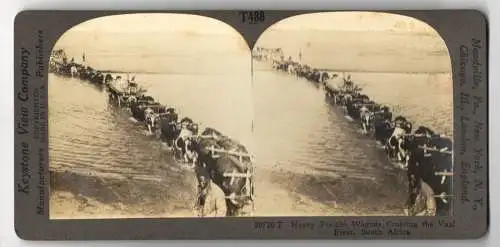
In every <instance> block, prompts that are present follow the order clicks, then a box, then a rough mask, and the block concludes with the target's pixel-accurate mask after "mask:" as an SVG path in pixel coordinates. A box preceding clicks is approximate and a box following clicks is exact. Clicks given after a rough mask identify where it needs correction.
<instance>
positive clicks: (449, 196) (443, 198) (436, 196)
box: [432, 192, 454, 204]
mask: <svg viewBox="0 0 500 247" xmlns="http://www.w3.org/2000/svg"><path fill="white" fill-rule="evenodd" d="M432 197H434V198H439V199H441V200H442V201H443V202H444V203H446V204H448V200H447V199H446V198H452V197H454V196H453V195H448V194H446V192H443V193H441V194H439V195H433V196H432Z"/></svg>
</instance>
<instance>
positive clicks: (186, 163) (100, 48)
mask: <svg viewBox="0 0 500 247" xmlns="http://www.w3.org/2000/svg"><path fill="white" fill-rule="evenodd" d="M50 65H51V66H50V70H51V73H50V74H49V79H48V83H49V133H50V134H49V135H50V137H49V138H50V139H49V147H50V151H49V154H50V155H49V158H50V173H51V181H50V182H51V183H50V186H51V192H50V208H49V211H50V218H51V219H88V218H151V217H155V218H156V217H158V218H160V217H164V218H165V217H198V216H225V215H226V213H227V214H228V215H234V214H235V211H237V210H236V206H235V205H237V206H238V209H239V208H240V207H242V206H246V207H247V208H250V209H251V202H252V200H251V199H252V195H253V191H252V185H253V184H251V181H252V180H250V175H251V174H253V172H254V171H253V167H252V166H251V165H252V162H250V158H251V159H252V160H253V158H252V156H251V153H250V152H251V148H252V147H251V146H252V138H253V137H252V121H253V103H252V102H253V101H252V100H253V99H252V91H251V90H252V88H251V52H250V49H249V48H248V45H247V43H246V42H245V40H244V39H243V37H242V36H241V35H240V34H239V33H238V32H237V31H236V30H234V29H233V28H232V27H230V26H229V25H227V24H225V23H223V22H221V21H218V20H215V19H211V18H207V17H202V16H196V15H187V14H127V15H114V16H107V17H101V18H97V19H92V20H89V21H86V22H84V23H81V24H79V25H76V26H74V27H73V28H72V29H70V30H68V31H67V32H66V33H64V34H63V35H62V37H60V39H59V40H58V41H57V43H56V44H55V47H54V48H53V51H52V57H51V63H50ZM196 164H200V165H199V166H196ZM228 174H229V175H228ZM233 174H234V176H233ZM226 201H227V203H228V205H230V206H231V207H229V208H228V207H226ZM247 211H248V212H251V210H247Z"/></svg>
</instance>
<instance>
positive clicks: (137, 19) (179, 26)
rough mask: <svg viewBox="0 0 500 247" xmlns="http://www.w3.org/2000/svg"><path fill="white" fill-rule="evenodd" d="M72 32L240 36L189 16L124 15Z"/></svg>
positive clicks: (223, 26) (95, 21)
mask: <svg viewBox="0 0 500 247" xmlns="http://www.w3.org/2000/svg"><path fill="white" fill-rule="evenodd" d="M70 30H71V31H102V32H175V31H184V32H192V33H200V34H202V33H203V34H223V35H224V34H225V35H239V34H238V32H236V31H235V30H234V29H233V28H232V27H231V26H229V25H228V24H226V23H224V22H221V21H219V20H216V19H212V18H209V17H204V16H197V15H188V14H162V13H149V14H123V15H114V16H106V17H100V18H96V19H92V20H89V21H86V22H83V23H81V24H79V25H77V26H75V27H73V28H72V29H70Z"/></svg>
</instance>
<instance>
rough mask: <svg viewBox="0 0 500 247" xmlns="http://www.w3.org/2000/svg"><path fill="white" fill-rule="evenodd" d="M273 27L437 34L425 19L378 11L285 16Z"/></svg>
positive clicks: (278, 28)
mask: <svg viewBox="0 0 500 247" xmlns="http://www.w3.org/2000/svg"><path fill="white" fill-rule="evenodd" d="M270 29H271V30H272V29H275V30H300V29H316V30H335V31H399V32H418V33H426V34H430V35H437V32H436V31H435V30H434V29H433V28H432V27H430V26H429V25H428V24H426V23H425V22H423V21H420V20H418V19H415V18H411V17H407V16H403V15H397V14H387V13H376V12H335V13H331V12H330V13H328V12H322V13H314V14H304V15H298V16H294V17H290V18H287V19H284V20H282V21H280V22H278V23H276V24H274V25H273V26H271V27H270Z"/></svg>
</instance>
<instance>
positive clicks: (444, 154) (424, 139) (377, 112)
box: [253, 48, 453, 215]
mask: <svg viewBox="0 0 500 247" xmlns="http://www.w3.org/2000/svg"><path fill="white" fill-rule="evenodd" d="M276 54H279V55H276ZM253 56H254V59H256V60H260V61H263V62H268V63H270V64H271V66H272V67H273V68H274V69H276V70H278V71H283V72H285V73H288V74H290V75H293V76H297V77H302V78H305V79H306V80H308V81H311V82H314V83H317V84H318V85H321V86H322V88H323V89H324V91H325V96H326V97H325V98H326V100H327V101H328V102H329V103H330V104H331V105H334V106H338V107H340V108H341V109H343V113H344V115H345V117H346V119H347V120H348V121H351V122H353V123H356V124H358V125H359V129H360V130H361V133H362V134H364V135H366V136H370V137H373V138H374V139H375V140H376V142H377V144H378V145H377V146H378V147H380V148H383V149H384V150H385V155H386V156H387V158H388V160H389V161H390V163H391V164H393V165H395V166H396V167H397V168H401V169H403V170H406V171H407V176H408V184H409V196H408V201H407V202H406V209H405V212H406V213H407V214H408V215H436V214H441V213H442V214H447V213H448V212H449V209H450V208H449V203H448V201H449V197H450V196H451V195H450V193H449V191H450V182H451V181H450V180H451V179H447V177H449V176H453V173H452V172H451V171H452V170H453V169H452V164H453V162H452V155H451V154H452V141H451V140H450V139H449V138H446V137H443V136H441V135H439V134H437V133H435V132H434V131H432V130H431V129H430V128H428V127H425V126H419V127H418V128H414V126H413V124H412V123H411V122H410V121H408V120H407V119H406V118H405V117H403V116H396V117H395V118H393V113H392V112H391V110H390V108H389V107H388V106H385V105H382V104H378V103H376V102H374V101H373V100H371V99H370V97H368V96H367V95H365V94H363V93H362V89H361V88H360V87H359V86H358V85H356V84H355V83H354V82H353V81H352V80H351V78H350V76H348V77H347V78H345V77H342V78H340V76H339V75H338V74H335V73H332V72H329V71H325V70H321V69H314V68H311V67H310V66H308V65H303V64H299V63H298V62H295V61H293V60H292V59H291V58H288V60H286V59H284V56H283V55H282V51H281V49H279V48H277V49H265V48H257V52H256V53H254V54H253ZM334 80H335V81H337V82H340V83H337V84H336V85H334V84H332V83H329V82H331V81H334ZM436 198H440V200H436Z"/></svg>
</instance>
